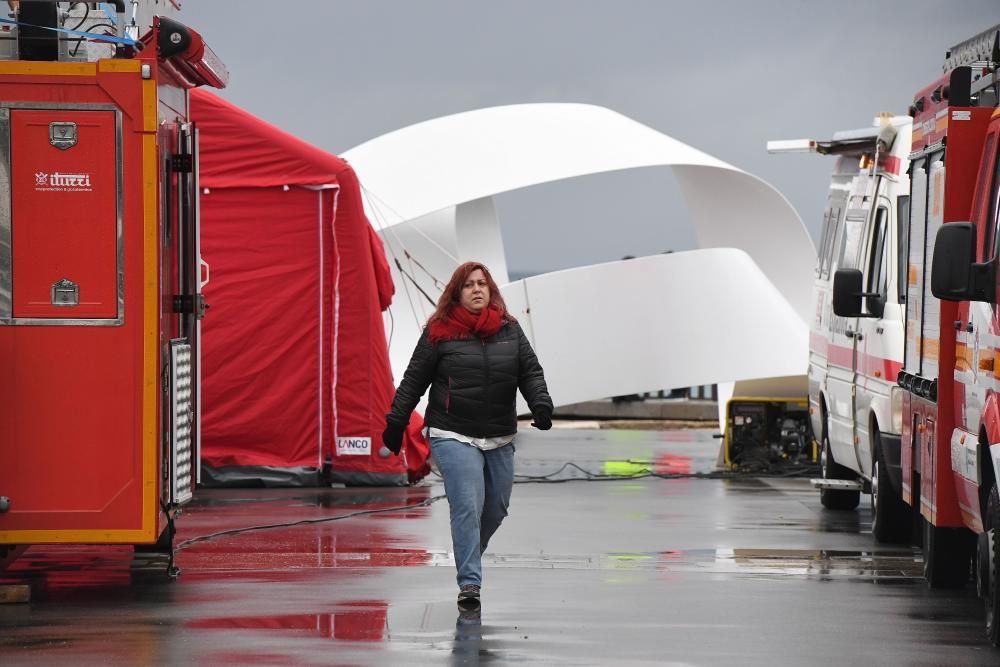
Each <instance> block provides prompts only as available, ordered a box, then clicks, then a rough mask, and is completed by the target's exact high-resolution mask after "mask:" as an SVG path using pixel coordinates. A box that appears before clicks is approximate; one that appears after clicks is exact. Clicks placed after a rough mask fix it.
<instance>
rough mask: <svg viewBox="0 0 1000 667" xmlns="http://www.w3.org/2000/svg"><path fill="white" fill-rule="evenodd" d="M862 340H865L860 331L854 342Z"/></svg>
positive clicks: (855, 335)
mask: <svg viewBox="0 0 1000 667" xmlns="http://www.w3.org/2000/svg"><path fill="white" fill-rule="evenodd" d="M862 338H864V336H862V335H861V332H860V331H859V332H857V333H856V334H854V340H861V339H862Z"/></svg>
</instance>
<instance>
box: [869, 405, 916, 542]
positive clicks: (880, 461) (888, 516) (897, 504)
mask: <svg viewBox="0 0 1000 667" xmlns="http://www.w3.org/2000/svg"><path fill="white" fill-rule="evenodd" d="M872 445H873V446H874V450H875V462H874V465H873V470H872V496H871V503H872V535H874V536H875V539H876V540H878V541H879V542H889V543H902V542H907V541H909V539H910V508H909V506H908V505H907V504H906V503H904V502H903V499H902V498H900V497H899V494H898V493H896V492H895V491H894V490H893V488H892V482H891V481H890V480H889V470H888V467H887V466H886V463H885V456H884V455H883V453H882V437H881V433H880V432H879V429H878V425H877V424H876V425H873V426H872Z"/></svg>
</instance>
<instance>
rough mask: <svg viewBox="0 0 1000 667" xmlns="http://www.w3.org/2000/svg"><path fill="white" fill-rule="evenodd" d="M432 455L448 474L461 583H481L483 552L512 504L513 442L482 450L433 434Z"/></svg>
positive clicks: (446, 482) (447, 489) (447, 490)
mask: <svg viewBox="0 0 1000 667" xmlns="http://www.w3.org/2000/svg"><path fill="white" fill-rule="evenodd" d="M431 456H432V457H433V459H434V461H435V462H436V463H437V467H438V470H439V471H440V472H441V476H442V477H443V478H444V492H445V495H447V496H448V506H449V508H450V510H451V543H452V548H453V550H454V552H455V567H456V568H457V569H458V585H459V587H462V586H465V585H466V584H475V585H477V586H480V585H482V581H483V566H482V560H481V557H482V554H483V552H484V551H486V545H487V544H489V541H490V538H491V537H493V533H495V532H496V530H497V528H499V527H500V522H501V521H503V518H504V517H505V516H507V507H508V506H510V490H511V488H512V487H513V485H514V445H513V443H511V444H509V445H504V446H503V447H498V448H496V449H490V450H487V451H483V450H481V449H479V448H478V447H474V446H473V445H469V444H466V443H464V442H459V441H458V440H452V439H451V438H431Z"/></svg>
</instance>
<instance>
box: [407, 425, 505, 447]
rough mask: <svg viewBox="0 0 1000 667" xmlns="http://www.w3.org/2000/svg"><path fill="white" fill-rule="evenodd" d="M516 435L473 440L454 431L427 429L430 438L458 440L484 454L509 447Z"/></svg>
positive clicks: (431, 427) (429, 427) (430, 427)
mask: <svg viewBox="0 0 1000 667" xmlns="http://www.w3.org/2000/svg"><path fill="white" fill-rule="evenodd" d="M515 435H517V434H516V433H511V434H510V435H501V436H499V437H496V438H472V437H469V436H467V435H462V434H461V433H455V432H454V431H445V430H444V429H440V428H434V427H433V426H428V427H427V437H428V438H451V439H452V440H458V441H459V442H464V443H466V444H469V445H472V446H473V447H478V448H479V449H481V450H483V451H484V452H485V451H487V450H489V449H498V448H500V447H503V446H504V445H509V444H510V443H512V442H514V436H515Z"/></svg>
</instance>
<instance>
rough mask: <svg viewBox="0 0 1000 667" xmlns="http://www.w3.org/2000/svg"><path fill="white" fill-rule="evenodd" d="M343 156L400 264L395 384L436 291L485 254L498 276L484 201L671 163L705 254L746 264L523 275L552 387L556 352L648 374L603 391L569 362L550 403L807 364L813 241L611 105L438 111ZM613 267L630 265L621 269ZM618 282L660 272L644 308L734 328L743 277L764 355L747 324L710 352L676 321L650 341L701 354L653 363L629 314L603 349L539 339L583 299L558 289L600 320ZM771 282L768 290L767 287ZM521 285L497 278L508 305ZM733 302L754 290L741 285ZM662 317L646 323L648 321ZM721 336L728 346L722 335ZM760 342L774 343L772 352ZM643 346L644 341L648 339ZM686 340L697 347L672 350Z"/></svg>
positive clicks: (784, 205)
mask: <svg viewBox="0 0 1000 667" xmlns="http://www.w3.org/2000/svg"><path fill="white" fill-rule="evenodd" d="M343 157H344V158H345V159H347V160H348V161H349V162H350V163H351V164H352V165H353V167H354V169H355V170H356V171H357V173H358V176H359V179H360V181H361V183H362V187H363V189H364V191H365V194H366V200H365V207H366V212H367V213H368V215H369V218H370V219H371V221H372V223H373V224H374V225H375V226H376V228H377V229H379V230H380V232H381V234H382V237H383V240H384V241H385V243H386V250H387V253H388V255H389V258H390V262H393V263H397V262H398V264H397V266H395V267H394V271H395V275H394V278H395V279H396V286H397V296H396V298H395V300H394V305H393V309H392V314H393V323H392V325H391V327H392V340H391V343H390V357H391V360H392V365H393V371H394V374H395V376H396V379H397V381H398V380H399V378H400V377H401V374H402V372H403V370H404V369H405V364H406V362H407V361H408V359H409V355H410V353H411V351H412V349H413V345H414V343H415V342H416V338H417V335H418V334H419V330H420V326H421V325H422V323H423V321H425V320H426V318H427V316H428V315H429V314H430V312H431V311H432V310H433V308H432V306H431V303H430V301H433V300H436V299H437V297H438V296H439V295H440V291H441V287H443V284H442V283H443V282H445V281H447V279H448V277H449V276H450V275H451V272H452V271H453V270H454V267H455V266H456V265H457V264H458V263H460V262H462V261H466V260H469V259H477V260H480V261H483V262H484V263H486V264H487V265H488V266H490V268H491V270H492V271H493V272H494V274H495V278H496V279H497V281H498V282H499V283H504V282H506V280H507V270H506V258H505V254H504V252H503V246H502V242H501V239H500V232H499V225H498V223H497V220H496V214H495V209H494V207H493V202H492V197H493V195H495V194H499V193H502V192H507V191H510V190H515V189H519V188H524V187H528V186H531V185H538V184H541V183H546V182H551V181H555V180H560V179H565V178H571V177H574V176H582V175H586V174H594V173H601V172H607V171H615V170H621V169H633V168H638V167H653V166H669V167H672V168H673V171H674V174H675V176H676V177H677V180H678V183H679V185H680V188H681V191H682V193H683V195H684V197H685V200H686V202H687V204H688V207H689V209H690V216H689V217H690V220H691V223H692V224H693V225H694V230H695V236H696V239H697V241H698V243H699V245H700V246H701V247H703V248H716V247H730V248H736V249H738V250H741V251H742V252H743V253H745V254H744V255H742V259H734V257H735V256H732V255H717V254H711V253H710V254H694V255H692V254H691V253H674V254H672V255H663V256H657V257H655V258H652V257H650V258H643V259H642V261H638V260H630V262H636V263H634V264H631V263H630V262H625V263H617V262H612V263H609V264H601V265H596V266H592V267H586V272H585V273H580V274H573V275H572V276H570V274H571V273H572V271H571V272H557V273H555V274H547V275H545V276H537V277H534V278H529V279H527V281H524V286H523V287H522V288H521V289H522V291H523V289H524V288H525V287H526V288H527V290H528V294H529V296H530V295H531V294H532V293H533V292H534V291H535V290H538V291H539V294H541V293H543V292H544V293H545V294H546V295H548V296H546V297H545V299H544V300H543V302H541V303H537V304H536V303H532V308H531V312H530V315H529V314H527V313H524V314H519V313H517V311H515V314H516V315H518V316H519V317H521V318H522V320H525V319H526V320H527V321H526V322H525V329H526V331H528V334H529V336H530V337H531V338H532V342H533V343H534V344H535V345H536V347H540V348H541V349H540V350H539V356H540V358H541V359H542V362H543V364H544V365H545V366H546V371H547V375H549V376H550V382H554V383H558V384H561V380H560V379H559V378H560V377H561V375H562V372H563V371H562V370H557V369H559V368H561V366H560V362H559V361H558V360H557V359H556V358H555V357H551V358H550V355H553V354H558V355H559V356H560V357H562V356H563V355H565V357H566V358H568V359H575V360H577V361H579V360H581V359H584V358H588V356H593V355H596V354H607V355H618V354H620V353H621V351H622V350H623V349H626V348H629V349H631V350H632V351H639V350H641V351H642V352H643V353H644V354H645V355H646V357H645V358H646V360H647V362H648V363H647V364H646V367H645V370H644V369H643V368H640V366H642V364H636V365H634V367H633V365H632V364H613V363H611V364H610V365H609V367H608V368H607V369H605V370H604V371H602V373H601V378H602V379H601V381H600V382H598V383H596V384H595V383H589V382H588V383H586V384H579V383H577V382H576V379H575V377H574V376H573V375H572V372H573V370H574V369H573V368H572V367H567V368H566V369H565V371H566V372H567V373H570V375H568V376H567V380H568V381H567V382H566V385H565V386H566V393H565V394H560V393H559V391H557V390H553V396H554V398H555V400H556V402H557V404H566V403H571V402H577V401H578V400H587V399H593V398H601V397H606V396H610V395H616V394H620V393H632V392H636V391H646V390H650V389H660V388H669V387H674V386H686V385H693V384H708V383H712V382H725V381H726V380H735V379H740V378H751V377H772V376H780V375H796V374H801V373H803V372H804V371H805V362H806V352H805V349H806V348H805V345H806V334H805V328H804V324H803V323H802V322H803V321H804V320H805V319H806V317H807V313H808V310H809V305H810V289H811V283H812V280H811V277H812V267H813V265H814V262H815V249H814V247H813V244H812V240H811V239H810V237H809V234H808V232H807V231H806V229H805V227H804V225H803V224H802V221H801V220H800V219H799V217H798V215H797V214H796V213H795V211H794V209H793V208H792V207H791V205H789V204H788V202H787V201H786V200H785V198H784V197H783V196H782V195H781V194H780V193H779V192H777V191H776V190H775V189H774V188H772V187H771V186H770V185H768V184H767V183H766V182H764V181H762V180H761V179H759V178H757V177H755V176H753V175H751V174H747V173H746V172H743V171H741V170H739V169H737V168H735V167H733V166H732V165H729V164H726V163H725V162H722V161H721V160H717V159H716V158H713V157H712V156H710V155H707V154H705V153H703V152H701V151H698V150H696V149H694V148H692V147H690V146H688V145H686V144H684V143H681V142H679V141H677V140H675V139H672V138H670V137H668V136H666V135H664V134H661V133H660V132H657V131H655V130H653V129H651V128H649V127H646V126H645V125H642V124H640V123H637V122H635V121H633V120H631V119H629V118H627V117H625V116H623V115H621V114H618V113H616V112H614V111H610V110H608V109H604V108H602V107H596V106H590V105H582V104H524V105H513V106H504V107H495V108H490V109H482V110H478V111H470V112H466V113H460V114H456V115H453V116H446V117H443V118H438V119H435V120H431V121H427V122H424V123H418V124H416V125H412V126H410V127H406V128H403V129H400V130H397V131H395V132H391V133H389V134H386V135H383V136H381V137H378V138H376V139H373V140H371V141H368V142H366V143H364V144H361V145H359V146H357V147H355V148H353V149H351V150H349V151H347V152H346V153H344V154H343ZM567 242H568V243H572V242H573V239H567ZM695 259H697V260H699V261H704V262H706V263H705V264H703V265H700V266H692V265H691V264H690V262H691V261H694V260H695ZM748 259H749V260H750V261H747V260H748ZM647 260H648V261H647ZM619 264H621V265H622V267H624V268H622V269H618V268H615V267H616V266H617V265H619ZM671 267H672V268H671ZM750 267H754V268H753V270H751V268H750ZM640 269H642V270H646V269H648V270H650V271H654V272H655V273H654V274H650V275H649V276H648V277H644V276H643V275H642V274H638V273H635V272H636V271H639V270H640ZM582 270H583V269H580V270H579V271H582ZM685 271H691V273H685ZM715 272H722V273H721V274H719V275H723V276H727V277H728V278H730V279H731V280H730V282H728V283H727V282H724V281H723V282H720V281H719V279H718V276H717V275H714V273H715ZM564 274H565V275H564ZM707 274H712V276H711V279H710V280H707V281H706V283H705V285H704V286H702V285H700V284H699V283H698V281H693V280H692V276H697V277H698V278H699V280H701V278H702V277H703V276H706V275H707ZM626 276H627V277H628V278H629V280H632V281H634V282H632V283H631V287H629V283H628V282H620V283H616V284H618V286H619V288H620V289H626V287H628V288H629V289H631V290H637V289H641V287H640V286H641V284H642V282H643V281H645V280H647V279H653V280H657V281H661V282H659V287H658V289H657V290H656V291H657V292H659V295H658V297H657V299H658V300H657V302H656V303H655V304H654V303H651V304H650V308H658V309H663V310H665V311H666V312H667V313H668V314H669V317H671V318H674V317H676V318H684V317H686V316H687V313H686V312H685V311H687V312H689V313H691V314H692V315H693V314H695V313H697V316H699V317H705V318H707V319H706V321H705V322H702V323H701V326H703V327H709V328H713V327H718V328H720V329H722V324H723V322H728V323H729V325H730V326H732V325H733V323H732V322H731V321H728V320H727V319H726V318H725V307H726V306H725V302H727V301H729V300H730V298H731V297H730V295H731V294H732V293H733V292H732V290H733V289H734V288H738V287H739V285H737V284H736V283H743V284H744V285H753V286H755V287H756V288H759V290H760V292H759V296H757V297H754V298H752V299H751V300H750V301H747V303H753V304H754V305H755V309H754V310H755V312H757V313H760V315H758V316H756V317H765V315H764V313H767V314H768V315H767V317H770V316H771V315H774V318H772V319H770V320H768V319H766V318H765V319H763V320H761V321H760V325H759V326H760V331H759V332H758V333H759V334H761V335H760V336H759V337H758V342H759V343H760V344H761V347H758V348H755V352H754V354H760V355H761V358H759V359H748V358H747V356H748V353H749V350H747V349H744V348H745V346H744V344H743V342H741V339H742V338H744V337H745V335H746V331H747V326H746V324H743V325H740V326H738V327H736V328H732V329H725V330H721V331H719V332H718V333H719V335H723V336H725V338H724V339H719V338H717V337H715V336H714V335H713V337H711V339H712V341H713V343H712V345H713V348H712V349H708V348H707V347H704V346H703V345H702V344H700V343H699V340H707V338H706V337H705V336H685V335H682V332H681V331H679V330H676V329H673V328H672V329H670V330H669V335H664V336H662V338H657V340H660V341H661V344H662V346H664V348H665V349H667V350H669V349H670V348H674V347H678V348H679V349H680V350H684V353H683V355H681V356H685V357H687V358H688V359H697V360H698V363H694V364H692V365H690V366H685V370H684V371H683V372H682V371H680V370H679V367H678V366H677V365H676V362H677V358H678V355H677V352H666V354H667V357H665V358H664V363H662V364H659V363H652V362H651V361H650V359H651V356H650V355H657V354H660V351H658V350H657V349H653V348H649V347H647V345H646V343H645V342H644V341H645V337H644V336H639V335H637V330H636V329H637V327H638V328H641V327H639V323H638V322H630V323H629V324H628V325H626V324H625V323H624V322H623V323H622V326H621V327H620V329H619V331H618V335H617V336H616V337H615V340H616V342H617V344H616V346H615V347H613V348H610V349H609V348H608V347H606V346H603V345H602V346H601V347H600V349H591V348H587V347H586V346H585V345H584V343H583V342H582V341H581V343H580V344H579V345H578V344H577V343H574V342H573V341H574V339H573V337H566V338H565V339H564V340H563V343H562V345H561V346H560V347H559V348H558V349H557V348H556V346H551V345H550V344H548V343H547V342H546V341H552V340H556V339H559V337H561V336H562V335H563V333H568V332H563V333H557V332H560V331H561V329H560V327H559V326H558V323H559V321H561V320H562V319H563V318H566V320H567V321H569V320H573V319H574V316H573V315H572V314H571V312H573V311H570V310H569V309H570V306H571V303H574V304H577V305H574V306H572V307H573V308H576V307H582V305H580V304H579V303H577V301H576V300H575V299H576V297H571V298H561V299H560V298H554V296H552V295H554V294H559V293H561V294H563V297H566V295H572V294H574V290H584V291H583V292H581V293H580V294H579V295H578V296H579V298H580V299H583V302H582V303H586V304H588V305H589V306H590V308H589V312H590V316H591V317H604V316H603V315H601V314H602V313H605V314H606V313H609V312H612V311H614V309H615V307H616V302H620V301H621V297H622V295H621V294H616V293H615V292H613V291H607V290H603V289H601V285H602V284H605V281H612V282H613V281H617V280H619V279H620V278H623V277H626ZM768 283H771V284H772V286H771V287H769V288H768V287H767V285H768ZM608 284H610V282H608ZM547 285H548V286H558V289H555V288H553V289H555V291H554V292H553V291H551V290H549V289H548V288H547V287H546V286H547ZM775 288H776V289H775ZM517 289H518V288H517V286H516V284H515V285H511V286H508V287H505V288H504V295H505V298H506V297H508V295H509V296H510V297H511V298H512V299H513V297H514V293H515V292H516V291H517ZM647 294H648V293H647ZM699 298H700V299H702V300H706V301H707V306H706V308H705V309H699V308H700V306H699V307H698V308H696V306H697V304H696V303H695V302H696V301H697V299H699ZM741 298H749V297H747V295H745V294H744V297H741ZM692 308H694V310H692ZM776 313H780V314H781V315H780V317H779V316H778V315H776ZM789 316H791V317H792V320H789V319H788V318H789ZM790 322H793V323H794V322H798V324H790ZM660 324H662V323H659V322H658V321H656V318H652V320H651V321H650V322H649V323H647V325H646V328H652V327H658V326H660ZM550 327H552V328H551V329H550ZM800 329H801V331H800ZM765 332H770V334H768V335H764V334H765ZM604 333H605V334H609V333H610V332H608V331H606V332H604ZM790 333H794V334H796V335H798V333H801V339H802V343H801V345H800V346H798V347H797V346H796V345H794V344H792V341H791V340H790V339H786V337H785V335H786V334H790ZM602 335H604V334H602ZM673 336H680V338H673ZM553 337H556V338H553ZM724 340H725V341H728V343H727V344H723V341H724ZM769 340H770V341H772V342H773V345H772V346H768V345H767V341H769ZM779 341H784V342H779ZM647 342H649V343H650V344H652V343H651V340H650V341H647ZM588 344H589V343H588ZM684 345H690V346H692V347H690V348H688V349H684V348H683V347H680V346H684ZM546 347H549V349H548V350H546V349H545V348H546ZM800 348H801V349H800ZM709 354H711V355H714V357H715V358H720V359H722V362H721V363H720V364H719V365H718V366H716V365H714V362H713V363H712V364H709V363H708V362H707V361H706V362H705V363H701V361H702V360H703V359H706V360H707V356H706V355H709ZM671 368H672V369H673V370H670V369H671ZM721 368H727V369H728V371H727V372H726V373H723V374H721V375H720V374H719V373H717V372H716V369H721ZM652 369H656V371H655V372H653V371H652ZM698 369H700V370H698ZM755 373H756V375H754V374H755ZM682 378H683V380H682Z"/></svg>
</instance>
